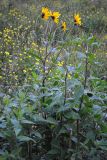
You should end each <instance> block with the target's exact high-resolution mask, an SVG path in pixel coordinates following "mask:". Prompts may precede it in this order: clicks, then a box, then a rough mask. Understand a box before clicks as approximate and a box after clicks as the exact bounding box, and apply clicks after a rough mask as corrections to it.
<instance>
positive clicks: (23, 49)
mask: <svg viewBox="0 0 107 160" xmlns="http://www.w3.org/2000/svg"><path fill="white" fill-rule="evenodd" d="M42 6H43V5H42ZM32 7H33V8H31V10H30V12H29V13H31V11H32V9H34V10H35V8H34V6H32ZM50 8H51V7H50ZM50 8H49V7H45V6H44V7H42V8H41V10H39V11H40V12H39V13H36V14H37V15H36V16H37V19H36V20H35V16H34V17H33V18H32V17H30V18H29V19H28V17H25V16H23V14H22V15H20V14H19V13H20V12H18V11H17V10H10V11H9V18H10V19H11V20H12V23H13V24H14V23H17V25H19V26H18V27H16V26H15V28H14V29H13V26H8V27H6V28H4V29H3V32H2V33H1V32H0V41H1V42H2V45H1V46H0V55H2V56H1V57H2V59H1V60H2V66H1V68H2V73H5V78H4V79H6V81H3V82H5V85H6V84H8V85H10V88H9V91H8V94H6V93H5V92H3V91H2V92H1V94H0V105H1V107H0V160H2V159H3V160H8V159H9V160H42V159H44V160H88V159H89V160H91V159H92V160H95V159H96V158H97V159H99V160H100V159H101V158H102V157H101V156H102V153H103V155H106V152H105V150H106V145H107V143H106V130H107V127H106V103H107V101H106V97H107V93H106V89H107V87H106V81H105V80H104V79H103V80H101V79H100V78H98V77H95V73H94V72H93V70H92V68H93V66H94V65H96V64H98V65H99V63H98V62H97V63H94V61H95V59H96V50H97V49H98V48H99V46H100V44H99V43H98V42H97V41H96V37H95V36H94V35H92V34H91V35H90V36H89V35H86V34H85V33H84V31H83V30H82V27H80V26H81V25H84V24H83V20H82V18H81V16H80V14H79V13H77V14H74V16H73V14H71V15H70V17H69V18H68V19H69V21H68V19H67V18H64V15H63V12H62V11H58V9H57V10H55V9H53V7H52V9H50ZM54 8H55V7H54ZM39 9H40V8H39ZM35 12H36V11H35ZM17 15H18V16H17ZM39 15H41V16H39ZM15 17H16V19H15ZM31 18H32V19H31ZM22 22H23V25H20V24H21V23H22ZM27 24H29V25H27ZM9 25H10V23H9ZM14 25H16V24H14ZM75 26H76V27H75ZM71 28H72V30H71ZM74 30H75V32H74ZM25 37H26V38H25ZM16 51H17V52H16ZM17 64H18V65H17ZM10 74H11V76H10ZM0 78H1V79H2V76H1V77H0ZM12 78H13V79H12ZM9 79H11V81H12V82H14V81H13V80H15V82H14V83H13V84H17V85H18V84H20V86H19V85H18V88H17V90H15V88H14V87H13V88H11V85H12V83H10V84H9V83H8V82H10V81H9ZM22 83H23V85H22Z"/></svg>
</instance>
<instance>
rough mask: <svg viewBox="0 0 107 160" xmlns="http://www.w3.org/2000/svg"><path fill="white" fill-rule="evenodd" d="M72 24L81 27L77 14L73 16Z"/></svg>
mask: <svg viewBox="0 0 107 160" xmlns="http://www.w3.org/2000/svg"><path fill="white" fill-rule="evenodd" d="M74 23H75V25H79V26H81V17H80V15H79V14H75V15H74Z"/></svg>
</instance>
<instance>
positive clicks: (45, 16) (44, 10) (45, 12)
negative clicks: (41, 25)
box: [41, 7, 51, 20]
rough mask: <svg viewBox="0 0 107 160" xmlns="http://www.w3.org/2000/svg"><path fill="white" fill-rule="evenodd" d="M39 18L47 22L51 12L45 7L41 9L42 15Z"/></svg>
mask: <svg viewBox="0 0 107 160" xmlns="http://www.w3.org/2000/svg"><path fill="white" fill-rule="evenodd" d="M41 16H42V18H43V19H44V20H48V19H49V17H50V16H51V11H50V10H49V9H48V8H46V7H42V15H41Z"/></svg>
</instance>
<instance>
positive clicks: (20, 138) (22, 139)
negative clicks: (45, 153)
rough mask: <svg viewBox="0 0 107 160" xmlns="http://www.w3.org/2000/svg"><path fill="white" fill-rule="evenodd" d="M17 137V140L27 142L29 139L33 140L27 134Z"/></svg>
mask: <svg viewBox="0 0 107 160" xmlns="http://www.w3.org/2000/svg"><path fill="white" fill-rule="evenodd" d="M17 138H18V140H19V141H20V142H29V141H33V142H35V141H34V140H33V139H32V138H30V137H27V136H18V137H17ZM35 143H36V142H35Z"/></svg>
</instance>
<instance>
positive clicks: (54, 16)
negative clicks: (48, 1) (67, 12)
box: [51, 12, 61, 24]
mask: <svg viewBox="0 0 107 160" xmlns="http://www.w3.org/2000/svg"><path fill="white" fill-rule="evenodd" d="M60 15H61V14H60V13H59V12H51V18H52V19H53V21H54V22H55V23H56V24H58V22H59V17H60Z"/></svg>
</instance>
